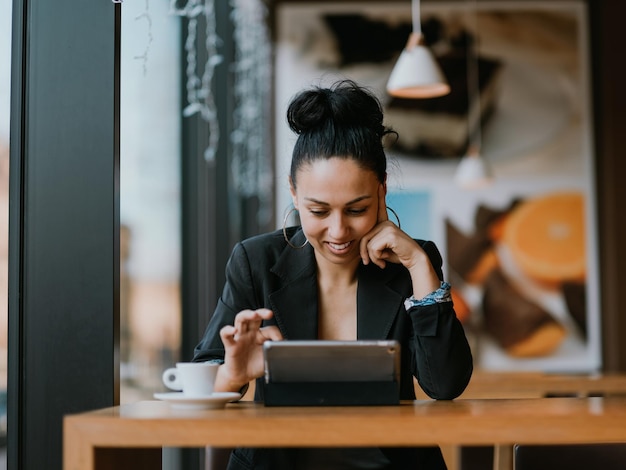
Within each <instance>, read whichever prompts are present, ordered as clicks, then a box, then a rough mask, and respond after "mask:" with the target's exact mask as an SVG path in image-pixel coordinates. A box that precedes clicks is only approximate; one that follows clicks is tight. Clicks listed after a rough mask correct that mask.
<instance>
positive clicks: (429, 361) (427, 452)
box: [194, 227, 472, 470]
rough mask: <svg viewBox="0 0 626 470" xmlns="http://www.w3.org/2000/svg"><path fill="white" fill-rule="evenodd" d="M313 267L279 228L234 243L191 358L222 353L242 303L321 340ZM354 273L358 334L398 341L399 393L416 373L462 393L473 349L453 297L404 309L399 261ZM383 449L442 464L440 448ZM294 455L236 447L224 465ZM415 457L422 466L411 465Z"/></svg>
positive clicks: (286, 329) (296, 239)
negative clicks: (223, 278)
mask: <svg viewBox="0 0 626 470" xmlns="http://www.w3.org/2000/svg"><path fill="white" fill-rule="evenodd" d="M287 233H288V236H289V237H290V239H291V243H292V244H293V245H295V246H300V245H302V244H303V243H304V242H305V237H304V234H303V232H302V231H301V230H300V228H299V227H291V228H289V229H288V231H287ZM417 241H418V243H419V244H420V246H421V247H422V248H423V249H424V251H425V252H426V253H427V254H428V256H429V258H430V260H431V262H432V264H433V267H434V268H435V271H436V272H437V274H438V276H439V278H440V279H442V280H443V273H442V259H441V255H440V254H439V251H438V249H437V247H436V246H435V244H434V243H432V242H429V241H423V240H417ZM316 269H317V267H316V262H315V256H314V252H313V248H312V247H311V246H310V245H306V246H305V247H304V248H302V249H294V248H292V247H290V246H289V245H287V243H286V241H285V239H284V237H283V233H282V231H281V230H278V231H275V232H272V233H267V234H263V235H259V236H256V237H253V238H250V239H247V240H245V241H243V242H240V243H238V244H237V245H236V246H235V248H234V249H233V252H232V254H231V257H230V259H229V261H228V264H227V267H226V284H225V286H224V290H223V292H222V296H221V298H220V299H219V301H218V305H217V307H216V309H215V312H214V314H213V317H212V318H211V321H210V323H209V325H208V326H207V329H206V331H205V333H204V336H203V338H202V340H201V341H200V343H199V344H198V346H197V347H196V349H195V355H194V361H205V360H210V359H223V358H224V346H223V344H222V341H221V338H220V336H219V331H220V329H221V328H222V327H223V326H225V325H232V324H234V318H235V315H236V314H237V313H239V312H240V311H241V310H245V309H258V308H268V309H270V310H272V311H273V313H274V316H273V318H271V319H270V320H267V321H265V322H264V324H263V326H267V325H272V324H273V325H277V326H278V328H279V329H280V331H281V333H282V335H283V337H284V338H285V339H290V340H301V339H308V340H310V339H318V301H317V292H318V291H317V277H316ZM357 279H358V286H357V339H395V340H397V341H399V343H400V344H401V346H402V355H401V364H402V371H401V383H400V397H401V399H403V400H412V399H415V390H414V388H413V387H414V385H413V377H416V378H417V380H418V382H419V384H420V386H421V387H422V389H423V390H424V392H426V394H428V396H430V397H431V398H434V399H439V400H449V399H453V398H456V397H457V396H459V395H460V394H461V393H462V392H463V390H464V389H465V387H466V386H467V384H468V382H469V380H470V377H471V374H472V355H471V351H470V348H469V344H468V342H467V339H466V337H465V333H464V331H463V327H462V325H461V323H460V322H459V321H458V319H457V318H456V314H455V312H454V309H453V305H452V302H444V303H436V304H433V305H427V306H421V307H414V308H412V309H410V310H409V311H408V312H407V311H406V309H405V307H404V300H405V299H406V298H408V297H410V296H411V295H412V282H411V277H410V275H409V272H408V270H407V269H406V268H404V266H402V265H400V264H393V263H387V266H386V267H385V269H381V268H379V267H378V266H376V265H374V264H373V263H370V264H368V265H363V264H361V265H360V266H359V268H358V272H357ZM258 380H259V381H261V380H262V378H259V379H258ZM255 400H257V401H263V386H262V383H261V382H257V387H256V389H255ZM267 431H268V432H271V430H267ZM382 450H383V453H384V454H385V455H386V456H387V457H388V458H389V459H390V460H391V462H392V463H393V464H394V466H393V468H404V467H403V465H404V464H405V463H407V462H409V460H410V461H411V468H425V469H439V468H445V464H444V462H443V458H442V457H441V452H440V451H439V449H438V448H419V449H382ZM295 454H297V451H296V450H294V449H290V450H287V449H237V451H235V453H234V455H233V457H232V458H231V464H230V465H229V469H239V468H241V469H243V468H247V469H253V468H254V469H264V468H268V469H269V468H271V469H273V470H274V469H282V468H285V469H287V468H289V469H293V468H297V465H294V462H293V460H292V459H293V458H294V455H295ZM418 462H422V463H423V464H424V466H418V467H416V466H415V465H416V464H417V463H418Z"/></svg>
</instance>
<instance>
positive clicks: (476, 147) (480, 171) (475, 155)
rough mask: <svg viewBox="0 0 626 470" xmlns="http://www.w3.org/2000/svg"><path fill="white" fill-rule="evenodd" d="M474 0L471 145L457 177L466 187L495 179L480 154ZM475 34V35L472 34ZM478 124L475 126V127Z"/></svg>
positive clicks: (469, 72)
mask: <svg viewBox="0 0 626 470" xmlns="http://www.w3.org/2000/svg"><path fill="white" fill-rule="evenodd" d="M473 3H474V9H473V12H474V14H473V15H472V18H473V20H474V21H473V23H474V24H473V31H472V32H470V33H469V34H468V35H467V44H466V51H467V93H468V98H467V99H468V111H467V121H468V126H469V145H468V148H467V153H466V154H465V156H464V157H463V158H461V161H460V162H459V165H458V166H457V169H456V174H455V176H454V179H455V181H456V183H457V185H458V186H460V187H462V188H464V189H479V188H483V187H485V186H488V185H490V184H491V182H492V174H491V168H490V166H489V164H488V163H487V161H486V160H485V159H484V158H483V157H482V156H481V147H482V131H481V115H480V113H481V110H480V84H479V82H478V46H477V45H476V42H475V40H474V41H473V40H471V38H472V37H476V35H477V34H478V28H477V24H476V23H477V21H476V0H473ZM472 34H473V36H471V35H472ZM474 126H475V128H474Z"/></svg>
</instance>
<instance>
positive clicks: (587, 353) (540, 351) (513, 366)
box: [274, 0, 601, 372]
mask: <svg viewBox="0 0 626 470" xmlns="http://www.w3.org/2000/svg"><path fill="white" fill-rule="evenodd" d="M421 20H422V21H421V23H422V28H423V32H424V35H425V38H426V43H427V45H428V46H429V47H430V48H431V50H432V52H433V54H434V55H435V56H436V58H437V59H438V61H439V64H440V65H441V67H442V70H443V72H444V74H445V75H446V77H447V79H448V81H449V83H450V85H451V89H452V91H451V93H450V94H449V95H447V96H445V97H441V98H433V99H427V100H401V99H396V98H392V97H391V96H389V95H388V94H387V92H386V90H385V84H386V81H387V78H388V77H389V74H390V72H391V69H392V67H393V65H394V63H395V60H396V59H397V57H398V55H399V53H400V52H401V50H402V48H403V47H404V45H405V42H406V40H407V38H408V36H409V33H410V32H411V11H410V2H384V3H383V2H376V3H369V2H363V3H359V2H345V3H341V2H339V3H332V4H330V3H328V4H327V3H300V2H298V3H293V4H291V3H281V4H280V5H278V6H277V8H276V22H275V24H276V35H275V37H276V44H275V47H276V50H275V52H276V61H275V76H274V80H275V82H274V86H275V100H276V101H275V109H276V113H277V114H276V118H275V120H276V134H275V138H276V149H277V168H278V176H279V181H280V180H281V179H280V178H282V179H283V180H284V184H282V185H279V187H278V191H279V193H278V196H277V210H278V212H279V213H280V212H281V211H283V210H284V208H285V207H287V206H288V204H289V193H288V188H287V174H288V170H289V161H290V156H291V147H292V145H293V142H294V139H295V136H293V135H292V134H291V133H290V131H289V129H288V127H287V125H286V122H285V110H286V107H287V104H288V102H289V100H290V99H291V98H292V97H293V95H294V94H295V93H297V92H298V91H299V90H300V89H302V88H306V87H310V86H312V85H327V84H329V83H332V82H334V81H336V80H338V79H342V78H350V79H353V80H355V81H356V82H358V83H359V84H361V85H364V86H367V87H369V88H370V89H371V90H372V91H374V92H375V93H376V95H377V96H378V97H379V98H380V100H381V103H382V104H383V107H384V110H385V116H386V124H387V125H388V126H390V127H392V128H393V129H395V130H396V131H397V132H398V134H399V138H398V139H397V141H395V142H390V143H389V145H388V148H387V155H388V157H389V168H388V188H389V195H388V204H389V206H391V207H393V208H394V210H395V211H396V212H397V213H398V214H399V216H400V219H401V223H402V228H403V229H404V230H405V231H407V233H409V234H410V235H412V236H414V237H416V238H428V239H432V240H433V241H435V242H436V243H437V245H438V246H439V248H440V251H441V252H442V255H443V257H444V262H445V266H444V273H445V276H446V278H447V279H449V280H450V281H451V283H452V285H453V291H454V300H455V307H456V310H457V314H459V317H460V318H461V319H462V321H463V324H464V326H465V329H466V332H467V334H468V337H469V338H470V341H471V345H472V350H473V353H474V357H475V361H476V367H478V368H482V369H488V370H542V371H547V372H557V371H558V372H590V371H595V370H599V369H600V367H601V338H600V306H599V280H598V269H599V268H598V253H597V251H598V250H597V233H596V229H597V223H596V211H595V207H596V205H595V188H594V174H593V168H594V165H593V163H594V156H593V150H592V149H593V135H592V127H593V126H592V122H593V117H592V115H591V109H592V106H591V91H590V65H589V52H588V43H589V38H588V31H587V10H586V6H585V2H584V1H566V0H564V1H557V0H555V1H516V0H512V1H478V2H468V1H449V2H446V1H437V2H427V1H422V9H421ZM470 77H477V79H476V80H474V81H472V80H469V78H470ZM470 142H472V143H476V142H478V143H479V144H480V147H479V150H480V154H481V156H482V157H483V159H484V160H485V161H486V162H487V164H488V165H489V166H490V167H491V170H492V174H493V180H492V182H491V184H490V185H488V186H485V187H481V188H478V189H473V190H468V189H464V188H461V187H459V186H458V185H457V184H456V183H455V178H454V176H455V172H456V170H457V167H458V165H459V162H460V160H461V158H462V157H463V156H464V155H465V154H466V153H467V150H468V146H469V144H470Z"/></svg>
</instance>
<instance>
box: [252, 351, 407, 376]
mask: <svg viewBox="0 0 626 470" xmlns="http://www.w3.org/2000/svg"><path fill="white" fill-rule="evenodd" d="M263 354H264V360H265V381H266V383H270V382H271V383H281V382H282V383H284V382H369V381H373V382H388V381H396V382H399V380H400V345H399V343H398V342H397V341H395V340H383V341H377V340H371V341H369V340H358V341H328V340H318V341H293V340H291V341H290V340H286V341H266V342H265V343H264V345H263Z"/></svg>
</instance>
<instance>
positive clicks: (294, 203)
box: [289, 176, 298, 210]
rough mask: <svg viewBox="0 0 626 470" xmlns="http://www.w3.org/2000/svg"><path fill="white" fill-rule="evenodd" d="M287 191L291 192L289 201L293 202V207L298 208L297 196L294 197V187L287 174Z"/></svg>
mask: <svg viewBox="0 0 626 470" xmlns="http://www.w3.org/2000/svg"><path fill="white" fill-rule="evenodd" d="M289 192H290V193H291V202H292V203H293V207H295V208H296V210H297V209H298V198H297V197H296V188H295V187H294V184H293V181H292V180H291V176H289Z"/></svg>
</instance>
